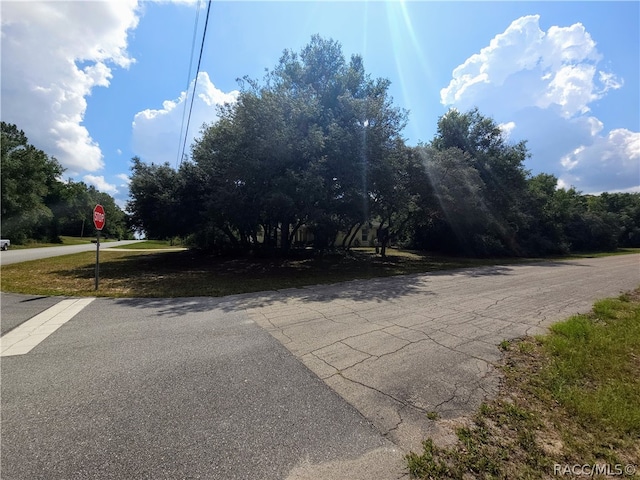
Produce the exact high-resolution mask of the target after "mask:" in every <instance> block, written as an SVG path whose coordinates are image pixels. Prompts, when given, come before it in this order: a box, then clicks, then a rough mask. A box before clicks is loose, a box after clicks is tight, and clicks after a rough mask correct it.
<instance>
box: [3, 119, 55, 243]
mask: <svg viewBox="0 0 640 480" xmlns="http://www.w3.org/2000/svg"><path fill="white" fill-rule="evenodd" d="M1 135H2V138H1V142H0V150H1V157H2V160H1V161H2V164H1V166H0V169H1V170H0V171H1V178H2V185H1V188H0V190H1V192H2V193H1V195H2V235H3V236H6V237H9V238H11V239H12V240H13V241H14V242H15V243H23V242H24V241H25V240H26V239H27V238H30V237H32V236H33V235H34V233H35V232H36V231H37V229H38V227H39V226H40V225H42V224H43V223H48V222H49V221H50V220H51V219H52V217H53V214H52V212H51V210H50V209H49V208H48V207H47V206H46V205H45V203H44V200H43V199H44V197H45V196H46V195H47V194H48V193H49V192H50V191H51V190H52V188H53V187H54V185H55V184H56V182H57V177H59V176H60V175H62V172H63V168H62V167H61V165H60V164H59V163H58V161H57V160H56V159H55V158H53V157H49V156H48V155H47V154H46V153H44V152H43V151H42V150H39V149H37V148H35V147H34V146H33V145H31V144H30V143H29V141H28V139H27V137H26V135H25V134H24V132H23V131H22V130H18V127H16V126H15V125H12V124H8V123H5V122H2V124H1Z"/></svg>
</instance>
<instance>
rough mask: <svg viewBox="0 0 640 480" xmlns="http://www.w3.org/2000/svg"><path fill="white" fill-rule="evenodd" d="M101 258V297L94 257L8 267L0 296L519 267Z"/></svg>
mask: <svg viewBox="0 0 640 480" xmlns="http://www.w3.org/2000/svg"><path fill="white" fill-rule="evenodd" d="M138 245H141V244H138ZM162 247H163V248H165V247H166V245H163V246H162ZM142 248H144V246H143V247H142ZM127 250H128V248H127ZM100 252H101V253H100V290H99V292H95V291H94V267H95V253H94V252H86V253H79V254H74V255H65V256H62V257H54V258H49V259H44V260H37V261H34V262H26V263H18V264H13V265H6V266H4V267H3V268H2V277H1V288H2V291H4V292H16V293H28V294H34V295H73V296H77V295H81V296H82V295H96V294H98V295H100V296H112V297H184V296H186V297H189V296H223V295H231V294H236V293H247V292H257V291H264V290H278V289H283V288H292V287H303V286H307V285H315V284H326V283H336V282H340V281H346V280H354V279H366V278H374V277H384V276H390V275H400V274H408V273H418V272H430V271H436V270H446V269H452V268H462V267H474V266H480V265H495V264H498V263H505V262H506V263H509V262H514V261H518V260H504V259H503V260H495V259H483V260H475V259H468V258H450V257H438V256H432V255H426V254H420V253H415V252H406V251H397V250H390V251H389V255H388V257H387V258H386V259H382V258H380V257H379V256H376V255H374V252H373V249H358V250H356V251H353V252H352V253H351V254H350V255H346V256H345V255H337V254H336V255H324V256H313V255H307V254H304V255H301V256H300V257H299V258H288V259H282V258H254V257H247V258H220V257H213V256H208V255H203V254H200V253H198V252H196V251H190V250H187V251H177V252H176V251H174V252H167V251H159V252H148V251H144V250H140V251H122V250H118V249H115V248H110V249H104V250H101V251H100ZM520 261H521V260H520Z"/></svg>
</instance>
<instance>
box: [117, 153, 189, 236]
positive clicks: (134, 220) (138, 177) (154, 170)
mask: <svg viewBox="0 0 640 480" xmlns="http://www.w3.org/2000/svg"><path fill="white" fill-rule="evenodd" d="M131 161H132V163H133V164H132V166H131V171H132V175H131V183H130V184H129V192H130V195H131V200H130V201H129V202H127V210H128V211H129V213H130V215H131V225H132V226H133V227H134V228H135V229H136V230H139V231H142V232H144V233H145V235H146V236H147V238H153V239H168V238H171V237H173V236H175V235H177V234H178V233H179V232H180V230H181V229H180V225H181V223H182V221H181V212H182V209H181V208H180V200H181V199H180V197H179V196H178V186H179V184H180V182H179V180H178V173H177V172H176V171H175V170H174V169H172V168H171V167H170V166H169V164H168V163H165V164H164V165H155V164H153V163H152V164H151V165H147V164H146V163H144V162H142V161H141V160H140V158H138V157H134V158H132V160H131Z"/></svg>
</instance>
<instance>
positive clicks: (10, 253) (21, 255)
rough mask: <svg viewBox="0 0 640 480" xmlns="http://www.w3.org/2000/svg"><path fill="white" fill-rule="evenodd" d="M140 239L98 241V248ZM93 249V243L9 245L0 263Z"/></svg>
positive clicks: (0, 258)
mask: <svg viewBox="0 0 640 480" xmlns="http://www.w3.org/2000/svg"><path fill="white" fill-rule="evenodd" d="M140 241H142V240H121V241H119V242H100V250H102V249H104V248H112V247H118V246H122V245H130V244H132V243H137V242H140ZM95 250H96V246H95V244H93V243H89V244H84V245H64V246H61V247H42V248H25V249H22V250H11V247H9V250H6V251H4V252H0V265H9V264H11V263H19V262H28V261H30V260H39V259H41V258H49V257H59V256H60V255H70V254H72V253H80V252H90V251H95Z"/></svg>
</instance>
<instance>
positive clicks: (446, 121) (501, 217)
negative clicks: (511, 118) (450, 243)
mask: <svg viewBox="0 0 640 480" xmlns="http://www.w3.org/2000/svg"><path fill="white" fill-rule="evenodd" d="M431 147H432V148H434V149H436V150H439V151H445V150H447V149H450V148H457V149H459V150H460V151H461V152H463V153H465V154H466V155H467V161H468V163H469V165H470V166H472V167H473V168H474V169H475V170H476V171H477V173H478V175H479V177H480V180H481V182H482V185H481V188H480V190H479V193H480V194H481V197H480V198H478V201H479V202H481V204H482V212H483V217H482V221H483V222H484V227H483V231H482V232H476V234H475V238H473V239H472V244H469V247H470V248H471V250H472V251H473V252H474V253H478V254H487V255H489V254H504V253H511V254H521V253H522V248H521V247H520V245H519V240H520V239H519V237H518V231H519V229H520V228H521V226H522V225H523V224H524V221H525V219H524V216H523V202H524V199H525V193H526V188H527V183H526V181H527V178H528V176H529V172H528V171H527V170H526V169H525V168H524V161H525V160H526V158H527V157H528V156H529V153H528V151H527V148H526V143H525V142H518V143H516V144H510V143H508V142H507V141H506V140H505V138H504V136H503V134H502V131H501V130H500V128H499V127H498V125H497V124H496V123H495V122H494V121H493V120H492V119H491V118H488V117H485V116H483V115H481V114H480V112H479V111H478V110H477V109H474V110H471V111H469V112H466V113H460V112H458V111H457V110H455V109H452V110H449V112H447V113H446V114H445V115H443V116H442V117H441V118H440V119H439V121H438V130H437V134H436V136H435V138H434V139H433V141H432V142H431Z"/></svg>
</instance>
